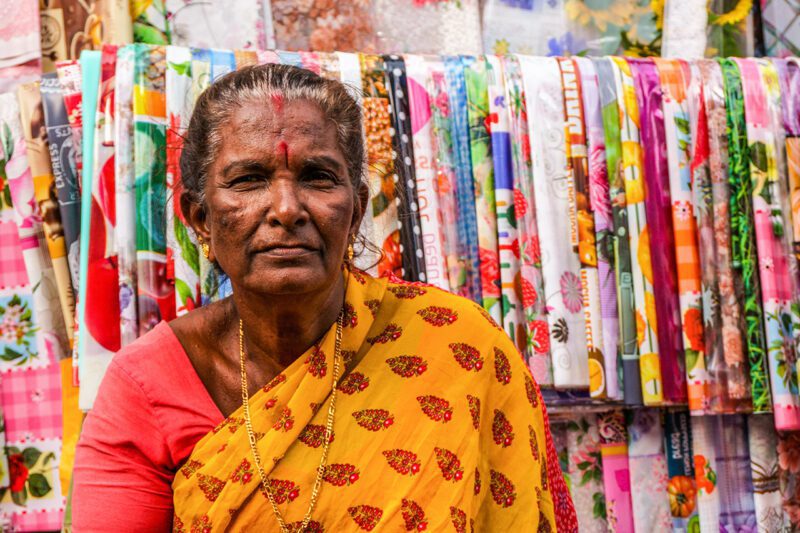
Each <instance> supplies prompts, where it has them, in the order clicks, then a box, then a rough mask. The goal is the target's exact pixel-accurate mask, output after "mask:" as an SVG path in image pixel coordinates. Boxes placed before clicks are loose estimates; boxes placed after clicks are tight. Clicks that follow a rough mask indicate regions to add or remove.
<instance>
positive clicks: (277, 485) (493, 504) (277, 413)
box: [173, 272, 558, 532]
mask: <svg viewBox="0 0 800 533" xmlns="http://www.w3.org/2000/svg"><path fill="white" fill-rule="evenodd" d="M346 302H347V307H346V309H347V311H348V313H347V315H346V316H347V320H346V327H345V328H344V330H343V341H342V350H343V354H344V355H345V359H346V361H347V367H346V372H345V373H344V374H343V379H342V381H340V393H338V394H337V406H336V417H335V423H334V438H333V441H332V443H331V446H330V455H329V458H328V468H327V470H326V475H325V478H324V479H325V481H323V483H322V485H321V490H320V493H319V499H318V503H317V506H316V509H315V510H314V513H313V515H312V519H313V520H314V522H312V525H311V527H310V528H309V529H308V531H328V532H333V531H359V530H365V531H371V530H374V531H384V530H385V531H412V530H418V531H422V530H428V531H453V528H455V531H470V530H471V527H474V528H475V530H476V531H536V530H537V529H538V530H539V531H555V518H554V509H553V498H552V495H551V493H550V491H549V487H548V483H547V482H546V466H545V443H546V441H545V430H544V420H543V412H542V409H541V398H540V396H539V393H538V388H536V387H535V385H534V383H533V381H532V378H531V377H530V372H529V371H528V369H527V367H526V366H525V364H524V362H523V361H522V358H521V357H520V355H519V354H518V352H517V351H516V349H515V347H514V345H513V344H512V342H511V341H510V340H509V339H508V337H507V336H506V335H505V333H503V331H502V330H500V329H499V328H497V326H496V325H494V323H493V322H491V319H490V318H489V317H488V315H486V313H485V312H484V311H483V310H482V309H481V308H480V307H478V306H477V305H475V304H473V303H472V302H470V301H468V300H465V299H463V298H459V297H456V296H453V295H450V294H448V293H446V292H444V291H440V290H438V289H435V288H432V287H427V286H425V287H422V286H414V285H409V284H399V283H394V282H390V281H388V280H386V279H379V280H376V279H373V278H371V277H369V276H367V275H365V274H362V273H358V272H355V273H352V274H350V275H349V281H348V288H347V295H346ZM334 329H335V325H334V326H332V328H331V330H330V331H329V332H328V333H327V334H326V335H325V337H324V338H323V339H322V340H321V341H320V343H319V348H318V349H317V348H312V349H311V350H309V351H308V352H307V353H306V354H304V355H303V356H301V357H300V358H298V360H297V361H296V362H295V363H293V364H292V365H291V366H289V367H288V368H286V370H285V371H284V372H283V373H281V374H280V375H279V376H278V377H277V378H276V379H275V380H273V381H272V382H271V383H270V384H269V385H267V386H265V387H264V388H263V389H262V390H260V391H259V392H257V393H256V394H254V395H253V397H252V398H251V400H250V401H251V412H252V417H253V426H254V430H255V432H256V434H257V435H261V436H260V437H259V440H258V447H259V451H260V454H261V458H262V464H263V467H264V470H265V472H266V473H267V476H268V478H269V479H270V480H271V481H270V486H271V487H272V488H271V490H273V494H274V495H275V498H276V500H277V501H278V502H279V508H280V511H281V513H282V514H283V516H284V519H285V520H286V522H287V523H290V524H291V523H294V529H295V530H297V529H299V524H300V521H301V520H302V518H303V516H304V514H305V512H306V510H307V509H308V504H309V499H310V494H311V488H312V486H313V482H314V478H315V475H316V468H317V466H318V465H319V461H320V456H321V451H322V446H321V444H322V439H323V435H324V427H325V420H326V416H327V400H328V399H329V395H330V388H331V382H332V375H331V374H332V368H333V367H332V362H333V351H334ZM320 407H321V408H320ZM243 422H244V419H243V414H242V410H241V408H240V409H239V410H238V411H236V412H235V413H233V414H232V415H231V416H230V417H229V418H228V419H226V420H225V421H224V422H223V423H222V424H220V425H219V426H218V427H217V428H215V429H214V431H213V432H211V433H209V434H208V435H206V436H204V437H203V438H202V439H201V440H200V441H199V442H198V443H197V445H196V446H195V448H194V450H193V452H192V454H191V456H190V458H189V459H188V461H187V462H186V463H185V464H184V465H183V467H182V468H181V469H179V471H178V473H177V474H176V477H175V481H174V483H173V489H174V494H175V497H174V504H175V530H176V531H222V530H224V529H228V528H231V529H234V530H237V531H277V530H278V528H277V521H276V519H275V517H274V515H273V512H272V510H271V508H270V505H269V502H268V500H267V499H266V497H264V496H263V494H261V493H260V492H259V476H258V472H257V471H256V469H255V467H254V464H253V458H252V455H251V452H250V447H249V443H248V438H247V431H246V428H245V427H244V425H243ZM553 467H554V468H558V465H553ZM478 480H479V481H478Z"/></svg>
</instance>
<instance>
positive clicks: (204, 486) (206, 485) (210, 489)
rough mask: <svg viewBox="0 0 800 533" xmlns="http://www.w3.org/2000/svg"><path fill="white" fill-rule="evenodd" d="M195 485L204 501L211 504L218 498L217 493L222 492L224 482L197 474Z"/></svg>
mask: <svg viewBox="0 0 800 533" xmlns="http://www.w3.org/2000/svg"><path fill="white" fill-rule="evenodd" d="M197 485H198V487H200V490H201V491H202V493H203V494H204V495H205V497H206V499H207V500H208V501H210V502H213V501H216V500H217V498H218V497H219V493H220V492H222V489H223V487H225V482H224V481H223V480H221V479H218V478H215V477H214V476H207V475H205V474H197Z"/></svg>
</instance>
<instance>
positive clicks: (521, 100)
mask: <svg viewBox="0 0 800 533" xmlns="http://www.w3.org/2000/svg"><path fill="white" fill-rule="evenodd" d="M503 67H504V70H505V81H506V100H507V104H508V106H509V111H510V122H509V126H510V128H509V130H510V132H511V136H512V138H513V142H512V143H511V155H512V160H513V180H514V183H513V188H514V191H513V194H514V215H515V217H516V219H517V220H516V229H517V242H518V247H519V279H518V280H517V279H516V278H515V280H514V285H515V288H517V286H518V290H519V292H520V293H521V297H519V299H520V300H521V303H522V308H523V313H524V323H525V334H526V336H527V339H526V342H525V345H526V351H525V352H523V353H524V354H525V357H526V358H527V361H528V367H529V368H530V369H531V372H532V373H533V377H534V378H536V382H537V383H538V384H539V385H543V386H547V385H552V384H553V367H552V363H551V358H550V333H549V326H548V323H547V320H546V318H547V317H546V309H545V304H546V302H545V293H544V284H543V283H544V278H543V277H542V252H541V245H540V240H539V229H538V226H537V222H536V200H535V198H534V194H533V159H532V154H531V139H530V130H529V128H528V104H527V101H526V98H525V89H524V84H523V79H522V70H521V67H520V64H519V59H518V58H517V56H515V55H508V56H506V57H505V58H504V61H503Z"/></svg>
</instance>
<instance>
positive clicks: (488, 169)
mask: <svg viewBox="0 0 800 533" xmlns="http://www.w3.org/2000/svg"><path fill="white" fill-rule="evenodd" d="M461 64H462V65H463V71H464V82H465V84H466V89H467V119H468V121H469V143H470V157H471V161H472V181H473V185H474V191H475V199H474V200H473V203H474V205H475V214H476V216H477V228H478V257H479V258H480V277H481V298H482V301H483V307H484V308H485V309H486V311H488V313H489V314H490V315H491V316H492V318H493V319H494V320H495V321H496V322H497V323H502V316H503V308H502V305H501V299H500V261H499V258H498V254H497V213H496V205H495V191H494V188H495V186H494V179H495V178H494V164H493V161H492V145H493V139H492V137H491V125H492V123H493V122H494V120H495V119H494V116H491V115H490V114H489V89H488V79H487V67H486V62H485V61H484V60H483V58H482V57H479V58H471V57H462V58H461Z"/></svg>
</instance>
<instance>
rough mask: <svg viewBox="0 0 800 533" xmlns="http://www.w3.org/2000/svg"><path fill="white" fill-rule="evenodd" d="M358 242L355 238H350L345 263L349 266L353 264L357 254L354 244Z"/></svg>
mask: <svg viewBox="0 0 800 533" xmlns="http://www.w3.org/2000/svg"><path fill="white" fill-rule="evenodd" d="M355 241H356V238H355V237H354V236H352V235H351V236H350V243H349V244H348V245H347V257H346V258H345V260H344V262H345V263H346V264H348V265H351V264H353V256H354V255H355V254H356V251H355V249H354V248H353V243H354V242H355Z"/></svg>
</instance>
